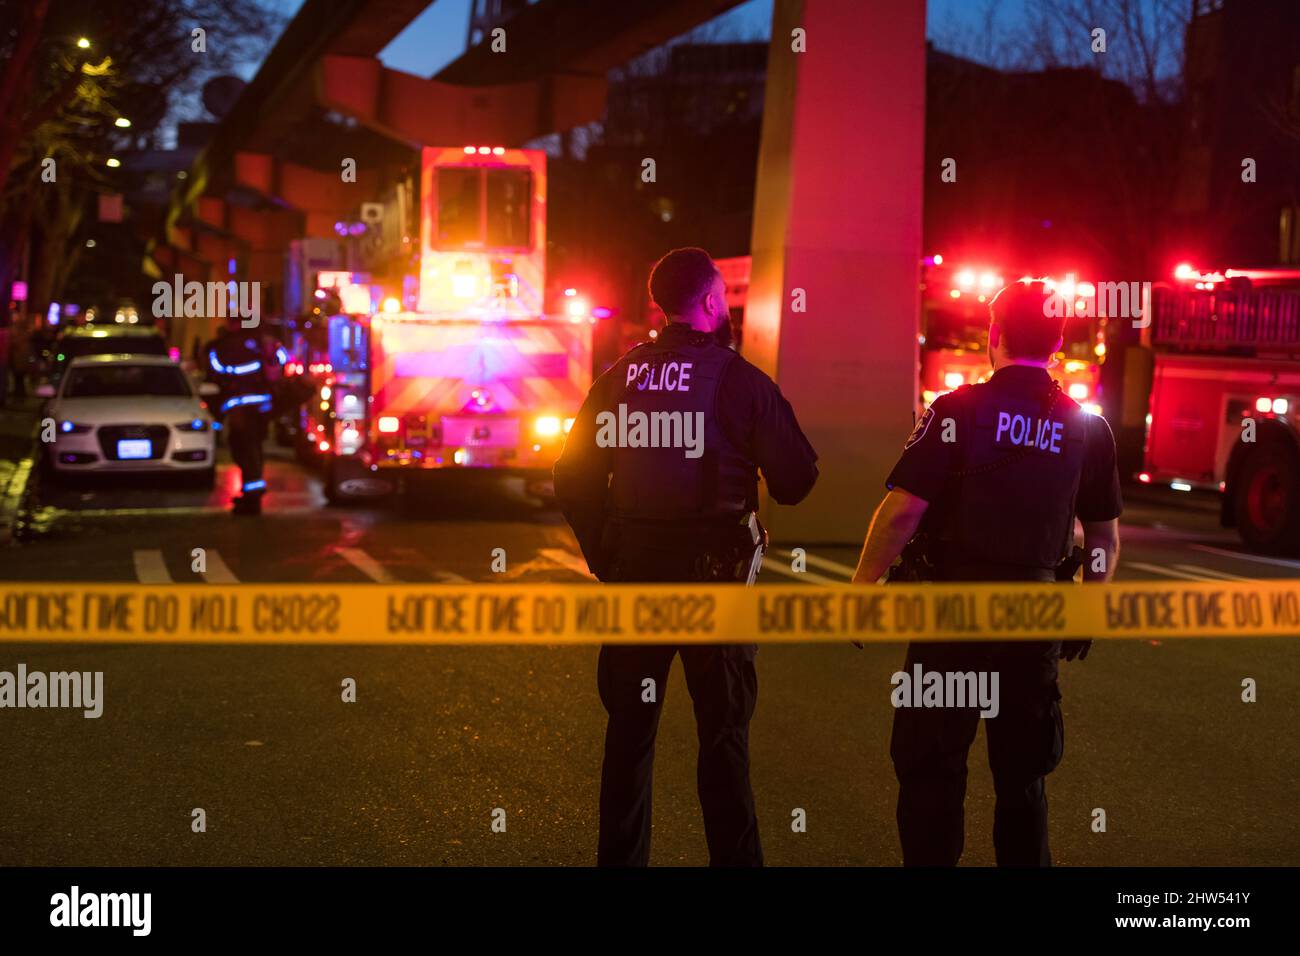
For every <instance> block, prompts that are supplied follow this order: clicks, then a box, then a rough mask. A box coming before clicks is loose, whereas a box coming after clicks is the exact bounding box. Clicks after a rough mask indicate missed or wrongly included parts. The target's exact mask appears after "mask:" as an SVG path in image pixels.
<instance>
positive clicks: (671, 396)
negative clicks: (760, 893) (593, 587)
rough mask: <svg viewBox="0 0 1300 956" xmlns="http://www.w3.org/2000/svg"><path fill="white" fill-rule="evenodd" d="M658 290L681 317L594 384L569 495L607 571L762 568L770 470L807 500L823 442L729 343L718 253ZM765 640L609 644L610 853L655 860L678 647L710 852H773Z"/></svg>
mask: <svg viewBox="0 0 1300 956" xmlns="http://www.w3.org/2000/svg"><path fill="white" fill-rule="evenodd" d="M650 295H651V297H652V298H653V299H654V301H655V303H656V304H658V305H659V307H660V308H661V309H663V311H664V314H665V315H666V316H667V317H668V324H667V325H666V326H665V327H664V329H663V330H662V332H661V333H660V335H659V336H658V338H657V339H656V340H655V341H653V342H650V343H644V344H641V345H638V346H636V347H635V348H633V349H631V350H630V351H629V352H628V353H627V354H626V355H624V356H623V358H621V359H620V360H619V361H618V362H617V363H615V364H614V366H613V367H611V368H610V369H609V371H607V372H606V373H605V374H604V375H602V376H601V377H600V378H599V379H597V381H596V382H595V384H594V385H593V386H592V389H591V392H590V394H589V395H588V396H587V400H586V402H585V403H584V404H583V406H582V410H581V411H580V412H579V413H578V416H577V418H576V420H575V422H574V424H573V427H572V430H571V431H570V433H569V436H568V439H567V441H566V443H565V446H564V452H563V454H562V455H561V457H560V459H559V461H558V462H557V464H556V466H555V492H556V497H557V499H558V500H559V502H560V506H561V508H562V509H563V511H564V515H565V518H567V519H568V521H569V524H570V525H571V526H572V527H573V530H574V534H575V535H576V536H577V539H578V542H579V544H580V545H581V547H582V551H583V554H584V556H585V557H586V559H587V563H588V565H589V566H590V567H591V569H592V572H593V573H594V574H595V575H596V576H597V577H598V578H600V580H602V581H637V582H664V581H696V582H702V581H732V582H734V581H741V582H752V580H753V577H754V575H755V574H757V569H758V563H759V561H760V560H761V557H762V551H763V549H764V547H765V543H766V540H765V539H766V536H765V534H763V533H762V532H761V528H760V526H759V525H758V523H757V517H756V515H755V509H756V507H757V503H758V485H757V482H758V473H759V471H760V470H761V471H762V474H763V478H764V480H765V481H766V482H767V489H768V492H769V493H770V494H771V496H772V497H773V498H775V499H776V500H777V501H778V502H780V503H781V504H790V505H792V504H796V503H798V502H799V501H800V500H802V499H803V498H804V496H805V495H807V494H808V492H809V491H810V490H811V489H812V486H813V484H814V482H815V481H816V480H817V467H816V461H817V455H816V453H815V452H814V451H813V449H812V446H811V445H810V444H809V443H808V440H807V439H806V438H805V437H804V435H803V432H801V431H800V429H799V424H798V422H797V421H796V420H795V416H794V412H793V411H792V410H791V408H790V405H789V403H788V402H787V401H786V400H785V399H784V398H783V397H782V395H781V392H780V390H779V389H778V388H777V387H776V384H775V383H774V382H772V380H771V379H770V378H768V377H767V376H766V375H765V374H763V373H762V372H761V371H759V370H758V369H757V368H755V367H754V366H753V365H750V364H749V363H748V362H746V361H745V360H744V359H743V358H741V357H740V356H739V355H738V354H736V352H735V351H734V350H733V349H732V348H730V347H729V344H730V341H731V336H730V332H731V326H730V321H729V317H728V313H727V303H726V286H725V284H724V283H723V281H722V277H721V275H720V274H719V273H718V270H717V267H716V266H715V265H714V263H713V260H712V259H710V258H709V255H708V253H706V252H705V251H704V250H702V249H676V250H674V251H672V252H670V253H669V254H668V255H666V256H664V257H663V258H662V259H661V260H659V262H658V263H657V264H656V265H655V267H654V269H653V271H652V272H651V275H650ZM642 413H643V414H645V415H646V416H647V417H648V416H649V415H650V414H651V413H669V414H668V415H667V416H664V417H663V419H662V420H665V421H667V420H674V418H675V420H677V421H681V422H682V428H681V430H680V434H678V435H677V437H679V438H680V439H681V441H676V442H673V441H667V442H657V443H656V444H658V445H659V447H647V445H649V444H650V442H649V441H648V438H649V436H648V435H645V434H644V433H643V434H642V436H641V437H640V438H638V437H637V435H636V431H635V428H636V425H635V422H636V420H637V417H638V416H639V414H642ZM620 418H622V419H623V421H624V422H628V423H632V424H631V425H629V426H627V427H624V426H622V425H621V424H620V422H619V419H620ZM650 420H651V421H653V419H650ZM692 423H694V424H695V425H696V426H697V427H692ZM651 427H653V426H651ZM665 433H667V429H665ZM673 434H677V433H673ZM668 437H670V438H671V437H672V435H669V436H668ZM665 445H668V446H670V447H664V446H665ZM634 446H635V447H634ZM756 651H757V645H754V644H748V645H713V646H701V645H682V646H679V647H674V646H671V645H661V646H629V645H606V646H604V647H602V648H601V651H600V660H599V663H598V673H597V683H598V686H599V689H600V698H601V702H602V703H603V704H604V706H605V709H606V711H607V712H608V714H609V723H608V726H607V729H606V732H605V760H604V765H603V768H602V771H601V783H600V840H599V847H598V850H597V864H598V865H601V866H644V865H646V864H647V863H648V861H649V857H650V793H651V774H652V771H653V765H654V744H655V734H656V731H657V729H658V726H659V712H660V707H661V705H662V703H663V694H664V690H665V687H666V686H667V680H668V670H669V667H670V666H671V664H672V659H673V657H674V655H676V654H679V653H680V654H681V657H682V666H683V667H684V668H685V670H686V685H687V687H688V689H689V690H690V694H691V699H692V701H693V702H694V707H695V720H696V727H697V732H698V737H699V763H698V767H697V783H698V786H699V797H700V805H701V808H702V810H703V813H704V831H705V836H706V838H707V840H708V845H709V858H710V862H711V864H712V865H714V866H758V865H761V864H762V861H763V851H762V847H761V845H760V843H759V837H758V822H757V819H756V817H755V813H754V797H753V793H752V791H751V789H750V783H749V721H750V718H751V717H752V715H753V712H754V705H755V701H756V698H757V692H758V680H757V675H756V673H755V670H754V655H755V653H756ZM647 679H649V680H652V681H653V685H650V684H647V683H645V682H646V681H647Z"/></svg>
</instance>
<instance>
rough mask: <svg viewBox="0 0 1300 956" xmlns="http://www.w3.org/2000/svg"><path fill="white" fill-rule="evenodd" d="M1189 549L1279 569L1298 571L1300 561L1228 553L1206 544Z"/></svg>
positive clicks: (1192, 546)
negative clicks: (1273, 566)
mask: <svg viewBox="0 0 1300 956" xmlns="http://www.w3.org/2000/svg"><path fill="white" fill-rule="evenodd" d="M1189 547H1191V548H1194V549H1195V550H1197V551H1205V552H1206V553H1208V554H1221V555H1223V556H1225V557H1228V558H1238V559H1239V560H1242V561H1256V562H1258V563H1259V564H1272V565H1275V566H1276V567H1279V568H1296V569H1298V570H1300V561H1291V560H1288V559H1287V558H1270V557H1266V556H1265V555H1262V554H1246V553H1245V552H1244V551H1229V550H1228V549H1227V548H1212V547H1210V546H1209V545H1208V544H1193V545H1189Z"/></svg>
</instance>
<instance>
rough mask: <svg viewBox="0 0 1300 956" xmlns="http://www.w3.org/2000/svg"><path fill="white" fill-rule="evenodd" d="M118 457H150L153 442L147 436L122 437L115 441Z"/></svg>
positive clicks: (151, 455)
mask: <svg viewBox="0 0 1300 956" xmlns="http://www.w3.org/2000/svg"><path fill="white" fill-rule="evenodd" d="M117 457H118V458H152V457H153V442H151V441H150V440H149V439H147V438H123V439H121V440H120V441H119V442H118V443H117Z"/></svg>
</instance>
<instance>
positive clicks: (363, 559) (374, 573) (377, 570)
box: [335, 548, 397, 584]
mask: <svg viewBox="0 0 1300 956" xmlns="http://www.w3.org/2000/svg"><path fill="white" fill-rule="evenodd" d="M335 550H336V552H337V553H338V555H339V557H341V558H343V559H344V560H345V561H347V562H348V563H349V564H351V565H352V566H353V567H354V568H356V569H357V570H358V571H360V572H361V573H362V574H364V575H365V576H366V577H368V578H370V580H372V581H377V582H379V583H380V584H396V583H397V578H395V577H393V575H392V572H390V571H389V570H388V569H387V568H385V567H384V566H383V565H382V564H380V563H379V562H378V561H376V560H375V559H374V558H372V557H371V556H370V555H368V554H366V552H364V551H362V550H361V549H360V548H336V549H335Z"/></svg>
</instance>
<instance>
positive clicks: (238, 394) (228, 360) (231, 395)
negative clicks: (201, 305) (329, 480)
mask: <svg viewBox="0 0 1300 956" xmlns="http://www.w3.org/2000/svg"><path fill="white" fill-rule="evenodd" d="M203 355H204V362H205V363H206V366H207V375H208V380H209V381H211V382H215V383H216V384H217V386H218V387H219V388H220V389H221V394H220V396H219V397H218V399H217V401H218V406H217V414H218V415H219V416H220V417H221V419H222V427H223V428H224V429H225V432H226V441H227V443H228V444H229V446H230V456H231V457H232V458H234V460H235V464H236V465H238V466H239V478H240V490H241V494H240V495H239V497H237V498H235V500H234V503H233V507H232V510H233V511H234V513H235V514H238V515H256V514H261V513H262V495H263V494H264V493H265V492H266V480H265V479H264V478H263V477H262V441H263V440H264V439H265V438H266V421H267V413H268V412H270V410H271V389H270V385H269V383H268V376H267V369H266V364H267V359H266V357H265V355H264V350H263V348H262V343H261V338H260V336H258V335H256V334H255V333H254V332H252V331H250V330H248V329H244V328H242V327H241V325H240V320H239V319H238V318H237V317H235V318H231V319H230V320H228V322H227V324H226V325H225V326H224V327H222V329H221V330H220V331H219V332H218V333H217V337H216V338H215V339H213V340H212V341H211V342H209V343H208V344H207V345H206V346H204V349H203Z"/></svg>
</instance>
